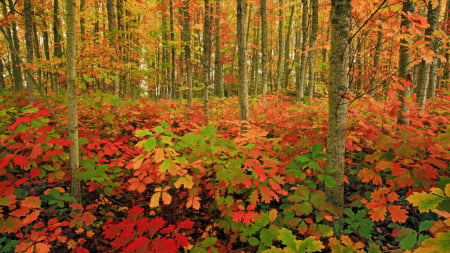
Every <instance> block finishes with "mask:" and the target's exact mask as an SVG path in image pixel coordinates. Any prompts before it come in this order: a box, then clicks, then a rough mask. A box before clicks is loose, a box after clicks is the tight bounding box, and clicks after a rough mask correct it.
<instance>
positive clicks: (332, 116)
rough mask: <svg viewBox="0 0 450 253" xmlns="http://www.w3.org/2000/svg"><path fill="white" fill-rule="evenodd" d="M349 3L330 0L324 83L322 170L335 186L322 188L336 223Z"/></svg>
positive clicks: (340, 191) (340, 192) (342, 154)
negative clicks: (325, 118)
mask: <svg viewBox="0 0 450 253" xmlns="http://www.w3.org/2000/svg"><path fill="white" fill-rule="evenodd" d="M350 22H351V4H350V0H332V1H331V52H330V69H329V71H330V73H329V84H328V110H329V111H328V137H327V154H328V160H327V162H326V168H327V169H328V168H334V169H335V171H334V172H333V173H331V175H330V176H332V177H333V178H334V180H335V181H336V187H334V188H326V194H327V198H328V200H329V201H330V202H331V203H332V205H333V207H335V208H336V209H337V210H338V215H337V216H336V217H335V218H334V219H333V221H334V222H335V224H340V218H341V215H342V211H343V209H344V172H345V163H344V158H345V133H346V127H347V100H346V98H345V96H346V93H347V88H348V71H347V68H348V50H349V43H350V41H349V38H350Z"/></svg>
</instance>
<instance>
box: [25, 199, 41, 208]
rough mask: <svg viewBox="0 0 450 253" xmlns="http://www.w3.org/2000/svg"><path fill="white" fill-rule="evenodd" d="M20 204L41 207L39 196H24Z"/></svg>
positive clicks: (28, 206) (26, 206)
mask: <svg viewBox="0 0 450 253" xmlns="http://www.w3.org/2000/svg"><path fill="white" fill-rule="evenodd" d="M20 205H21V206H22V207H23V208H30V209H31V208H39V207H41V199H40V198H39V197H26V198H25V199H24V200H23V201H22V203H20Z"/></svg>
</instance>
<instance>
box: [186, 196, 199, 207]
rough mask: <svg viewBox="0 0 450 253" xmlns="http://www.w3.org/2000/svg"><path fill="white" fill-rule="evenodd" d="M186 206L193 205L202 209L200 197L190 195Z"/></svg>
mask: <svg viewBox="0 0 450 253" xmlns="http://www.w3.org/2000/svg"><path fill="white" fill-rule="evenodd" d="M186 207H187V208H190V207H192V208H194V209H195V210H199V209H200V198H199V197H194V196H192V195H189V197H188V199H187V202H186Z"/></svg>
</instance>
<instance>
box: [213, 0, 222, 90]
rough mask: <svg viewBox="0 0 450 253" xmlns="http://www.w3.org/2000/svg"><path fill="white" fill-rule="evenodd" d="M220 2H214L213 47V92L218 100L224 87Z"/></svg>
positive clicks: (217, 0) (218, 0)
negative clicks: (214, 49)
mask: <svg viewBox="0 0 450 253" xmlns="http://www.w3.org/2000/svg"><path fill="white" fill-rule="evenodd" d="M221 4H222V3H221V2H220V0H216V2H215V7H216V19H215V38H214V41H215V47H216V54H215V63H214V65H215V71H214V78H215V79H214V91H215V93H216V96H217V97H219V98H222V97H224V96H225V92H224V87H223V61H222V52H221V45H220V40H221V37H220V18H221V17H222V13H221V12H222V8H221Z"/></svg>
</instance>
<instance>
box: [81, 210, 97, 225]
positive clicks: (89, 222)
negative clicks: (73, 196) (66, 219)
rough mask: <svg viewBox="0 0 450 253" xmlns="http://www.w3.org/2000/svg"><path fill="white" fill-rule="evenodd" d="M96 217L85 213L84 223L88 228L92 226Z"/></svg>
mask: <svg viewBox="0 0 450 253" xmlns="http://www.w3.org/2000/svg"><path fill="white" fill-rule="evenodd" d="M94 220H95V216H94V215H93V214H92V213H90V212H84V214H83V218H82V221H83V222H84V224H85V225H86V226H90V225H92V224H93V223H94Z"/></svg>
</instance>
